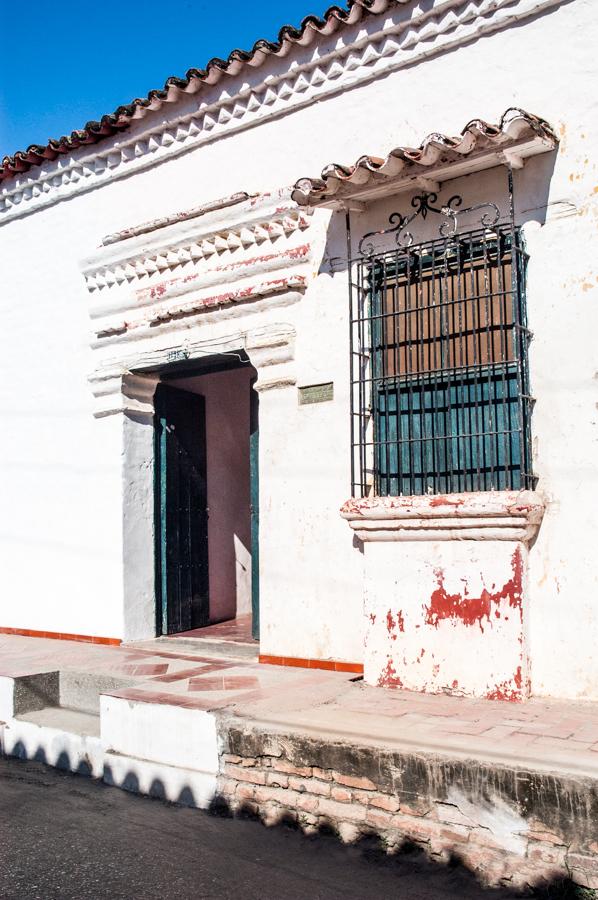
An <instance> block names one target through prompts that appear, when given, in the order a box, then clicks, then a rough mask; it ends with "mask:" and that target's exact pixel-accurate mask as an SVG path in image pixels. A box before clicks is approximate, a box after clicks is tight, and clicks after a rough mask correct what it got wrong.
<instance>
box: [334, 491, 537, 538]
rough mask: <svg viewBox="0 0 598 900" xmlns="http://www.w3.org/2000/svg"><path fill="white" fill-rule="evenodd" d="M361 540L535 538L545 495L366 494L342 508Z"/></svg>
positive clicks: (504, 493) (510, 493) (489, 492)
mask: <svg viewBox="0 0 598 900" xmlns="http://www.w3.org/2000/svg"><path fill="white" fill-rule="evenodd" d="M340 512H341V516H342V517H343V518H344V519H346V520H347V522H348V523H349V525H350V527H351V528H352V529H353V531H354V532H355V534H356V535H357V537H358V538H359V539H360V540H362V541H463V540H466V541H467V540H469V541H484V540H485V541H523V542H524V543H526V544H529V543H530V542H531V541H533V539H534V538H535V536H536V534H537V532H538V528H539V527H540V523H541V521H542V516H543V515H544V500H543V499H542V497H541V496H540V494H538V493H536V492H535V491H486V492H479V493H471V494H448V495H432V496H429V495H425V496H416V497H365V498H362V499H351V500H347V502H346V503H344V504H343V506H342V507H341V511H340Z"/></svg>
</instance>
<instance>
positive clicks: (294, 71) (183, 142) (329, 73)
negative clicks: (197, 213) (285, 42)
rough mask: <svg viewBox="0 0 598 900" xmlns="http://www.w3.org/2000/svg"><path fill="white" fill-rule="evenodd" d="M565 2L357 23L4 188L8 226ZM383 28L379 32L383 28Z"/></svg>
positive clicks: (457, 5)
mask: <svg viewBox="0 0 598 900" xmlns="http://www.w3.org/2000/svg"><path fill="white" fill-rule="evenodd" d="M562 2H563V0H441V2H437V3H436V4H435V5H434V7H433V8H432V9H429V10H427V11H425V12H422V10H421V7H420V6H419V5H414V6H412V7H410V8H407V7H406V6H404V5H402V4H401V5H399V6H397V7H395V8H394V10H392V11H388V12H386V13H385V14H381V15H380V16H379V17H372V18H368V19H367V20H365V21H364V22H362V23H359V24H356V25H355V26H352V27H349V28H348V29H347V31H346V32H345V33H343V35H342V36H338V35H335V36H331V37H329V38H325V39H323V40H322V41H321V42H318V43H317V44H316V45H315V47H314V48H301V49H299V48H298V49H297V50H296V51H295V52H294V53H293V54H292V55H290V62H289V59H288V58H287V59H278V60H276V61H273V62H272V64H271V66H269V74H267V75H266V76H265V77H263V78H262V80H261V81H260V82H259V83H257V84H255V85H251V84H249V83H248V82H247V81H245V82H242V83H240V84H239V82H241V78H240V77H239V78H238V81H237V80H234V79H232V78H231V82H230V86H231V89H230V91H229V90H222V87H221V85H216V86H214V88H212V89H211V91H206V92H204V91H201V92H200V93H199V94H198V95H197V105H196V106H195V108H194V109H193V110H191V111H189V102H190V98H187V100H186V101H185V100H184V99H183V100H181V101H180V102H181V105H182V106H185V107H186V109H185V110H184V111H182V112H179V113H178V114H177V113H176V110H175V108H174V107H173V108H172V113H173V115H172V116H170V117H167V121H164V118H162V121H160V122H154V123H153V125H152V124H150V120H151V119H152V118H155V117H154V116H148V117H147V119H145V120H141V121H140V123H139V127H137V126H135V127H134V128H133V129H131V130H130V131H128V132H127V133H126V135H123V136H122V137H120V136H117V137H115V138H114V139H113V140H107V141H106V144H102V145H100V146H99V147H97V148H96V147H95V146H94V149H93V150H91V151H90V150H87V149H85V148H82V149H81V150H78V151H75V152H74V153H73V154H72V155H71V156H69V157H65V158H59V159H57V160H55V161H53V162H48V163H47V164H44V165H43V166H41V167H39V168H35V169H34V170H31V172H30V173H25V174H23V175H19V176H16V177H15V178H14V179H11V180H10V181H9V182H7V183H6V187H4V188H3V189H1V190H0V224H1V223H2V222H7V221H10V220H11V219H12V218H15V217H17V216H22V215H25V214H27V213H28V212H32V211H34V210H36V209H38V208H40V207H43V206H47V205H50V204H52V203H55V202H57V201H59V200H61V199H63V198H66V197H70V196H73V195H74V194H78V193H81V192H84V191H87V190H91V189H94V188H97V187H99V186H101V185H102V184H104V183H106V182H108V181H111V180H113V179H115V178H120V177H124V176H127V175H129V174H131V173H133V172H135V171H141V170H143V169H146V168H148V167H151V166H153V165H156V164H158V163H160V162H162V161H165V160H168V159H172V158H173V157H175V156H177V155H179V154H181V153H184V152H187V151H188V150H191V149H194V148H195V147H198V146H201V145H202V144H205V143H208V142H212V141H214V140H218V139H219V138H220V137H222V136H229V135H230V134H233V133H235V132H237V131H239V130H242V129H244V128H249V127H252V126H254V125H257V124H260V123H261V122H263V121H265V120H267V119H270V118H272V117H276V116H280V115H285V114H286V113H289V112H293V111H294V110H296V109H299V108H301V107H303V106H307V105H309V104H312V103H316V102H319V101H320V100H322V99H324V98H325V97H327V96H331V95H332V94H335V93H338V92H339V91H343V90H347V89H349V88H353V87H356V86H358V85H360V84H362V83H365V82H367V81H370V80H372V79H374V78H377V77H380V76H383V75H387V74H388V73H389V72H392V71H394V70H397V69H400V68H402V67H403V66H407V65H413V64H414V63H416V62H417V61H419V60H424V59H426V58H427V57H430V56H434V55H436V54H438V53H442V52H445V51H447V50H452V49H455V48H457V47H459V46H462V45H463V44H466V43H468V42H470V41H472V40H475V39H477V38H479V37H481V36H483V35H486V34H491V33H492V32H494V31H497V30H498V29H500V28H504V27H506V26H509V25H511V24H516V23H518V22H520V21H522V20H524V19H526V18H528V17H529V16H532V15H537V14H538V13H540V12H544V11H546V10H549V9H551V8H553V7H556V6H559V5H561V4H562ZM375 26H377V27H378V30H373V29H374V27H375ZM306 53H309V58H306ZM302 54H303V58H301V56H302ZM144 126H145V127H144ZM135 131H136V133H134V132H135Z"/></svg>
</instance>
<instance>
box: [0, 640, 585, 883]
mask: <svg viewBox="0 0 598 900" xmlns="http://www.w3.org/2000/svg"><path fill="white" fill-rule="evenodd" d="M190 646H193V645H190V644H189V642H185V645H184V646H183V645H182V644H180V643H179V644H176V642H174V641H173V642H170V641H168V642H164V641H161V642H147V643H146V644H144V645H143V646H121V647H105V646H100V645H93V644H78V643H74V642H68V641H55V640H45V639H39V638H26V637H15V636H1V637H0V682H4V683H5V687H4V690H5V691H6V689H7V688H6V684H8V682H10V681H11V680H12V682H13V683H14V684H15V685H22V686H24V685H26V684H27V683H28V681H27V679H31V678H32V676H40V673H53V672H54V673H55V672H60V673H61V678H63V679H64V684H65V685H71V687H69V688H68V690H70V692H71V693H70V694H69V696H75V695H74V694H73V688H72V683H73V679H75V683H76V685H77V686H78V687H77V690H79V692H81V691H82V690H87V692H88V693H89V688H88V687H85V684H87V682H86V681H85V679H83V678H82V674H81V673H85V676H86V678H87V680H88V681H89V680H91V682H93V683H94V684H95V685H96V690H97V686H99V689H100V690H102V692H103V693H104V694H105V696H103V697H102V699H101V701H100V702H101V714H100V710H99V709H98V710H97V711H96V712H94V711H93V710H90V709H87V708H86V709H85V711H84V713H82V715H83V714H85V715H86V716H87V717H88V718H87V719H86V720H85V722H86V723H87V724H86V728H87V729H88V732H89V734H92V733H93V736H92V738H88V745H87V750H86V752H88V753H91V754H92V755H93V754H95V757H94V759H95V763H94V765H95V766H96V769H93V766H92V770H93V773H94V774H98V772H100V774H101V772H103V776H104V778H105V780H109V781H113V782H114V783H117V784H119V785H120V786H123V787H128V788H131V789H136V790H141V791H144V792H148V793H158V794H160V795H162V796H166V797H170V798H171V799H172V798H173V795H172V790H174V789H176V791H178V794H177V796H176V797H174V799H183V800H186V801H187V802H189V801H190V802H192V803H193V804H194V805H199V806H207V805H210V804H213V803H214V802H220V803H226V804H228V805H229V806H230V807H231V808H238V807H240V806H245V807H246V808H248V809H251V811H253V812H256V813H258V814H259V815H261V816H262V817H263V818H264V819H265V820H268V821H275V820H276V819H277V817H278V818H280V817H281V816H283V815H285V816H288V815H291V817H294V818H295V819H296V820H298V821H300V823H301V825H302V827H304V828H305V829H306V830H310V829H315V828H318V827H321V826H322V825H323V824H325V823H326V822H329V823H331V824H332V825H333V826H334V827H335V828H336V829H337V831H338V832H339V834H341V836H342V837H343V838H344V839H346V840H351V839H355V838H356V837H358V836H359V835H360V834H363V833H364V832H367V831H372V830H374V831H376V833H377V834H379V835H381V836H382V837H383V839H384V841H385V843H386V845H387V846H389V847H396V846H398V845H399V844H400V843H401V842H403V841H404V840H405V839H408V840H409V841H415V842H417V843H419V844H422V845H425V847H426V850H427V851H428V852H430V853H431V854H432V855H440V856H444V857H447V855H450V854H451V853H455V852H458V855H459V856H460V858H461V859H463V860H464V861H465V862H466V863H467V865H469V866H470V867H471V868H474V869H476V870H477V871H478V872H479V873H480V874H481V875H482V877H483V878H484V879H486V880H488V881H492V882H496V881H500V880H503V881H505V880H506V881H508V882H509V883H515V882H516V881H518V880H519V881H521V880H522V879H523V880H524V881H526V882H529V881H530V880H531V881H533V880H534V878H536V877H544V878H547V877H552V875H553V874H555V873H556V874H558V873H559V872H560V873H564V872H567V871H568V872H570V873H571V872H572V873H573V874H574V876H575V879H576V880H577V881H579V882H580V883H582V884H588V885H591V886H598V856H597V855H596V854H597V853H598V704H590V703H581V702H580V703H572V702H569V701H553V700H531V701H529V702H527V703H524V704H514V703H508V702H502V701H488V700H472V699H469V698H457V697H448V696H444V695H435V696H434V695H424V694H415V693H410V692H406V691H394V690H386V689H381V688H373V687H368V686H366V685H364V684H363V682H362V681H359V680H355V676H351V675H348V674H344V673H335V672H329V671H321V670H306V669H293V668H281V667H277V666H269V665H260V664H258V663H256V662H253V661H249V660H246V659H235V658H231V657H229V658H222V656H214V655H209V656H208V655H206V654H205V653H203V652H200V651H199V650H198V651H197V652H196V651H195V650H194V649H189V647H190ZM197 646H198V647H201V645H200V644H198V645H197ZM229 652H234V649H232V648H230V650H229ZM48 677H49V676H48ZM19 679H21V681H20V680H19ZM69 679H70V680H69ZM94 679H95V682H94ZM105 679H108V682H106V681H105ZM31 683H32V684H33V682H31ZM103 684H108V687H107V688H106V687H104V688H102V685H103ZM82 685H83V687H81V686H82ZM23 689H24V688H23ZM61 690H62V689H61ZM14 691H15V693H14V697H15V698H16V697H17V687H15V688H14ZM0 696H2V686H1V685H0ZM14 702H15V704H16V699H15V701H14ZM59 703H60V700H59V699H58V701H56V706H59ZM5 705H6V704H5ZM9 712H10V710H9ZM50 712H52V710H50ZM65 712H66V711H64V712H63V713H61V715H64V713H65ZM44 715H46V718H45V719H44ZM48 715H49V713H48V712H47V711H46V713H44V712H43V710H42V711H39V710H38V711H37V712H36V711H31V712H24V713H22V714H21V713H19V711H18V710H17V708H16V706H15V707H14V709H13V710H12V718H11V717H10V716H7V714H6V711H5V712H4V713H2V710H1V709H0V719H2V718H4V719H5V720H8V721H7V724H6V727H5V741H4V743H5V746H6V747H7V748H8V751H7V752H11V749H10V748H11V729H12V731H13V732H14V734H16V733H17V732H19V729H21V730H22V731H23V729H24V731H23V735H25V736H23V735H22V736H21V738H20V739H19V740H20V744H19V748H20V752H19V753H16V754H15V755H27V753H31V750H27V751H26V752H24V751H23V746H24V745H25V744H26V742H27V740H28V739H29V738H28V737H27V735H29V734H30V732H31V729H33V728H35V729H37V730H36V731H35V735H36V741H37V742H38V745H39V746H41V744H39V742H40V741H42V743H43V735H42V730H43V727H44V726H47V725H48V724H49V725H51V726H52V727H54V731H55V732H56V731H57V730H58V731H60V727H62V726H60V727H59V726H56V727H55V721H54V719H55V720H56V721H58V719H56V716H57V715H58V711H57V710H55V711H54V713H53V715H54V719H53V720H52V721H50V719H48V718H47V716H48ZM94 717H95V718H96V719H97V728H96V731H95V732H94V725H93V722H92V719H93V718H94ZM61 721H66V720H61ZM27 729H30V731H29V732H27ZM40 729H41V730H40ZM65 730H68V729H66V728H65ZM7 734H8V738H7V737H6V735H7ZM53 735H54V736H53V738H52V740H54V741H55V742H56V740H57V738H56V735H55V734H54V733H53ZM92 739H93V740H95V741H96V743H95V744H93V747H92V749H91V750H90V749H89V748H90V747H91V746H92V745H91V744H90V743H89V741H90V740H92ZM47 743H48V742H47V741H46V744H47ZM12 746H13V748H14V747H15V746H16V743H14V741H13V744H12ZM44 746H46V745H45V744H44ZM56 746H57V745H56ZM69 746H71V745H69ZM50 756H51V754H50ZM48 758H49V757H48ZM79 758H81V757H79ZM49 759H50V758H49ZM50 761H52V760H51V759H50ZM98 767H100V768H99V769H98ZM75 768H76V767H75ZM177 773H179V774H177ZM175 776H176V777H175ZM171 782H172V783H173V784H174V788H172V789H171V788H170V783H171ZM158 783H160V785H161V786H160V788H159V789H158V788H157V787H156V785H157V784H158ZM183 785H184V788H185V790H183V787H182V786H183ZM160 792H161V793H160Z"/></svg>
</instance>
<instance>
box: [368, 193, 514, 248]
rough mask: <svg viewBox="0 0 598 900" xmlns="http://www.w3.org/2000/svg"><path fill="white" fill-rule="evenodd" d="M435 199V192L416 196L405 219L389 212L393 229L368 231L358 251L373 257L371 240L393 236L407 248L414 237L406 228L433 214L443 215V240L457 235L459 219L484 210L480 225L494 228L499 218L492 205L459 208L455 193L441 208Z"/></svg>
mask: <svg viewBox="0 0 598 900" xmlns="http://www.w3.org/2000/svg"><path fill="white" fill-rule="evenodd" d="M437 200H438V195H437V194H435V193H429V194H416V196H415V197H413V198H412V200H411V206H413V207H414V208H415V212H413V213H411V214H410V215H408V216H404V215H402V214H401V213H399V212H393V213H391V214H390V216H389V219H388V221H389V222H390V224H391V226H392V227H391V228H382V229H381V230H380V231H369V232H368V233H367V234H364V236H363V237H362V239H361V240H360V242H359V252H360V253H362V254H364V255H365V256H373V255H374V253H375V245H374V243H373V241H372V238H381V237H385V236H387V235H390V234H394V236H395V243H396V245H397V246H398V247H410V246H411V245H412V244H413V234H412V232H410V231H407V230H406V228H407V226H408V225H410V224H411V222H413V221H414V219H417V218H418V217H419V216H421V218H422V219H424V220H425V219H426V218H427V216H428V213H435V214H436V215H438V216H442V218H443V219H444V222H441V224H440V226H439V228H438V232H439V234H440V236H441V237H445V238H448V237H452V236H453V235H456V234H457V229H458V223H459V217H460V216H464V215H467V214H469V213H473V212H478V211H479V210H481V209H484V210H486V212H485V213H484V214H483V215H482V216H481V218H480V224H481V225H483V226H484V227H485V228H491V227H492V226H493V225H496V223H497V222H498V220H499V219H500V210H499V208H498V206H497V205H496V204H495V203H491V202H486V203H476V204H474V205H473V206H467V207H465V208H464V209H461V208H460V207H461V206H462V205H463V198H462V197H461V196H460V195H459V194H454V195H453V196H452V197H451V198H450V199H449V200H447V202H446V204H445V205H444V206H441V207H436V206H433V205H432V204H434V203H436V201H437Z"/></svg>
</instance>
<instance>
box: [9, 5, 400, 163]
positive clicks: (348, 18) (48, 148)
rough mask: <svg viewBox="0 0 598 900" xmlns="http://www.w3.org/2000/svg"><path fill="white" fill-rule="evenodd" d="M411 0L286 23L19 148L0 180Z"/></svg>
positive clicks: (349, 7) (331, 9)
mask: <svg viewBox="0 0 598 900" xmlns="http://www.w3.org/2000/svg"><path fill="white" fill-rule="evenodd" d="M408 2H412V0H347V8H346V9H343V8H341V7H339V6H330V7H329V8H328V9H327V10H326V12H325V13H324V14H323V16H321V17H320V16H315V15H309V16H306V17H305V18H304V19H303V21H302V22H301V24H300V26H299V27H298V28H295V27H293V26H292V25H283V27H282V28H281V29H280V31H279V33H278V40H276V41H267V40H263V39H262V40H258V41H256V42H255V44H254V45H253V47H252V48H251V50H233V51H232V53H230V54H229V56H228V58H227V59H219V58H218V57H214V58H212V59H211V60H210V61H209V62H208V63H207V65H206V67H205V69H189V70H188V71H187V73H186V75H185V77H184V78H177V77H176V76H171V77H170V78H167V79H166V82H165V84H164V87H163V88H159V89H158V90H153V91H150V92H149V94H148V95H147V96H146V97H138V98H136V99H135V100H132V101H131V103H128V104H126V105H124V106H119V107H117V109H115V110H114V112H111V113H108V114H107V115H105V116H102V118H101V119H100V120H99V121H97V122H95V121H92V122H87V124H86V125H85V126H84V127H83V128H82V129H78V130H76V131H72V132H71V133H70V135H66V136H64V137H61V138H58V139H57V140H54V139H50V140H48V141H47V142H46V143H45V144H31V145H30V146H29V147H28V148H27V149H26V150H17V152H16V153H14V154H13V155H12V156H5V157H4V158H3V160H2V163H1V164H0V181H4V180H6V179H8V178H12V177H13V176H14V175H16V174H18V173H19V172H26V171H27V170H28V169H30V168H31V167H32V166H39V165H41V164H42V163H43V162H44V161H45V160H53V159H56V157H58V156H61V155H68V154H69V153H71V152H72V151H73V150H76V149H77V148H78V147H81V146H83V145H85V144H96V143H97V142H98V141H101V140H103V139H104V138H106V137H109V136H110V135H113V134H116V133H118V132H119V131H124V130H125V129H126V128H128V127H129V125H130V123H131V121H132V120H133V119H134V118H140V117H141V115H143V113H144V111H145V110H155V109H159V108H160V107H161V105H162V103H164V102H165V101H172V100H173V99H175V98H176V97H177V96H178V95H179V94H180V93H193V92H194V91H196V90H197V89H198V87H199V86H200V85H201V83H205V84H214V83H215V82H216V81H218V79H219V78H220V77H221V76H222V74H223V73H227V74H228V75H235V74H236V73H237V72H238V71H239V70H240V69H241V68H243V67H244V66H245V65H251V66H252V67H253V68H255V67H257V66H259V65H261V64H262V63H263V62H264V61H265V60H266V59H268V57H270V56H276V55H284V53H285V52H286V51H287V50H288V48H289V46H290V45H293V44H308V43H309V42H310V41H311V40H312V39H313V38H314V37H316V36H318V35H328V34H332V33H333V32H334V31H336V30H337V29H338V28H340V27H342V26H345V25H352V24H353V23H355V22H357V21H359V19H360V18H362V17H363V16H364V15H367V14H370V13H373V14H375V13H379V12H383V11H384V10H385V9H386V8H388V6H390V5H393V4H395V3H408Z"/></svg>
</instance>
